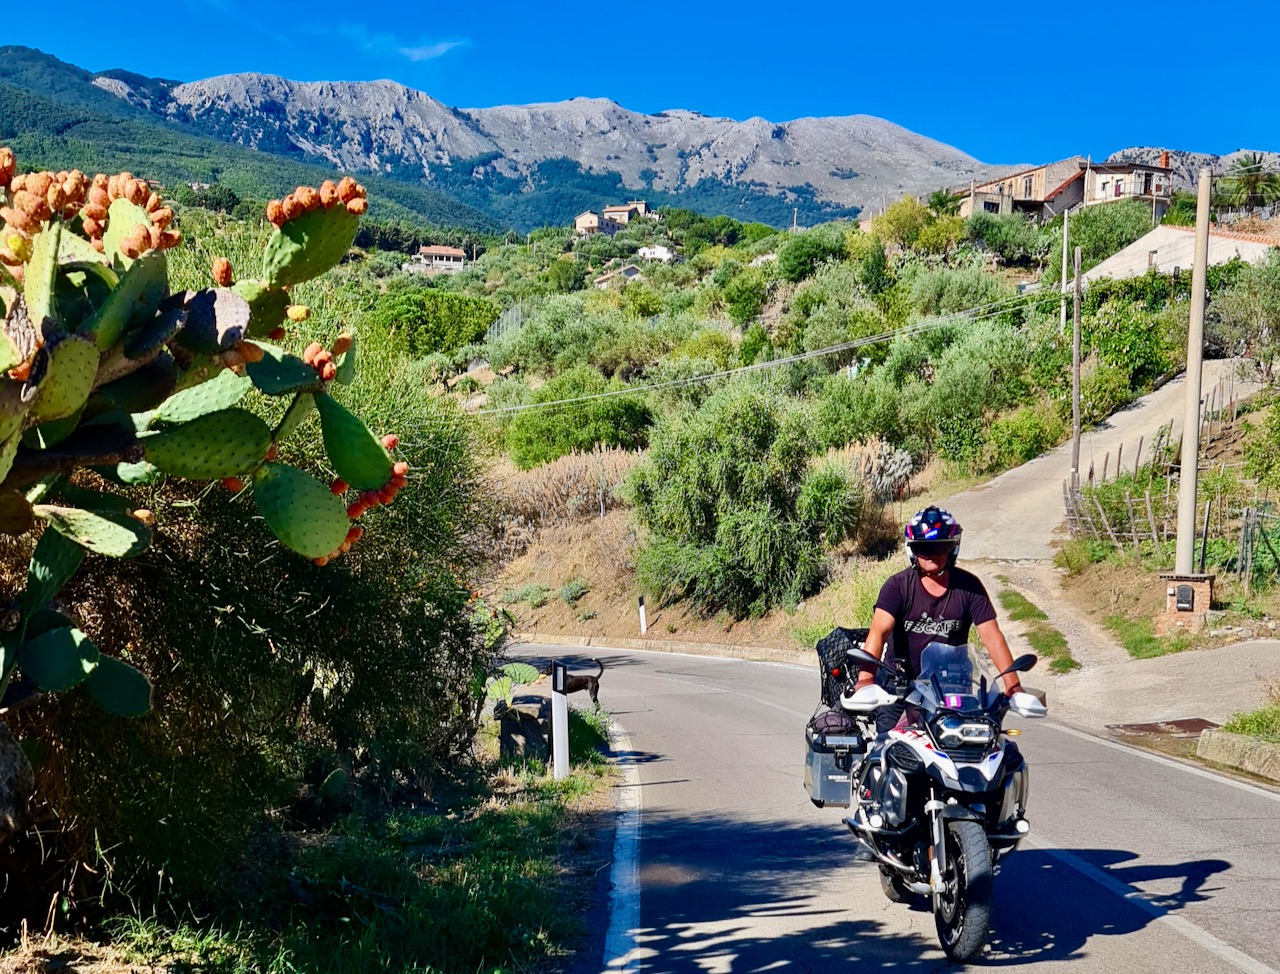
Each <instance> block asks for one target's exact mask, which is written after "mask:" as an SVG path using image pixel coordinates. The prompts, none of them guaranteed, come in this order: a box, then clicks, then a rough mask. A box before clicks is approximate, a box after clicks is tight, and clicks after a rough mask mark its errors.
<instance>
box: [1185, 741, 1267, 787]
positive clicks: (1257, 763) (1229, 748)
mask: <svg viewBox="0 0 1280 974" xmlns="http://www.w3.org/2000/svg"><path fill="white" fill-rule="evenodd" d="M1196 757H1200V758H1204V759H1205V760H1206V761H1216V762H1217V763H1218V764H1225V765H1227V766H1228V767H1231V768H1239V769H1240V770H1241V771H1248V772H1250V773H1251V774H1256V775H1259V776H1261V777H1263V778H1270V779H1271V780H1272V781H1280V744H1272V743H1270V742H1269V741H1264V740H1260V739H1259V738H1256V737H1248V736H1247V735H1244V734H1232V733H1230V732H1228V731H1224V730H1213V729H1210V730H1206V731H1205V732H1204V733H1203V734H1201V735H1200V743H1199V744H1198V745H1196Z"/></svg>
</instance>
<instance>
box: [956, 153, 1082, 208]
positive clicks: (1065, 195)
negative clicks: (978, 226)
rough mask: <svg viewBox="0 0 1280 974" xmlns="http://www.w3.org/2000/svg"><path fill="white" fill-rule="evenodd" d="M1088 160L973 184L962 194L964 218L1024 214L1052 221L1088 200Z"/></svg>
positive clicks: (1077, 159) (1065, 161)
mask: <svg viewBox="0 0 1280 974" xmlns="http://www.w3.org/2000/svg"><path fill="white" fill-rule="evenodd" d="M1085 165H1086V159H1085V157H1084V156H1072V157H1071V158H1070V159H1061V160H1059V161H1058V162H1049V163H1045V164H1044V165H1042V166H1032V167H1031V168H1029V169H1020V170H1018V171H1016V172H1012V173H1008V174H1006V175H1004V176H1001V177H1000V178H999V179H993V180H990V181H989V182H985V183H973V184H971V185H970V186H969V187H968V189H967V191H966V190H957V191H956V192H957V194H958V195H962V199H961V200H960V215H961V216H964V217H967V216H969V215H970V214H971V213H991V214H995V215H999V214H1004V213H1024V214H1026V215H1028V216H1031V217H1034V218H1035V219H1037V220H1042V221H1043V220H1051V219H1053V218H1054V217H1055V216H1057V215H1058V214H1059V213H1062V212H1063V211H1065V210H1069V209H1071V208H1072V207H1074V206H1077V205H1079V204H1080V202H1081V201H1082V200H1083V199H1084V183H1085V173H1086V169H1085Z"/></svg>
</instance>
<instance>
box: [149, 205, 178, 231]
mask: <svg viewBox="0 0 1280 974" xmlns="http://www.w3.org/2000/svg"><path fill="white" fill-rule="evenodd" d="M151 222H152V223H153V224H154V225H155V226H157V227H159V228H160V229H161V230H167V229H168V228H169V224H170V223H172V222H173V210H172V209H171V208H170V207H167V206H162V207H160V209H158V210H154V211H152V213H151Z"/></svg>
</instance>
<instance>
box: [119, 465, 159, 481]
mask: <svg viewBox="0 0 1280 974" xmlns="http://www.w3.org/2000/svg"><path fill="white" fill-rule="evenodd" d="M115 477H116V479H117V480H119V481H120V482H121V483H122V484H129V485H130V486H136V485H137V484H155V483H159V482H160V481H161V480H163V479H164V471H163V470H161V469H160V468H159V467H156V466H153V465H152V464H149V463H147V461H146V460H142V461H140V462H138V463H118V464H116V469H115Z"/></svg>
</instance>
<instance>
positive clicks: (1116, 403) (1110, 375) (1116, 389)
mask: <svg viewBox="0 0 1280 974" xmlns="http://www.w3.org/2000/svg"><path fill="white" fill-rule="evenodd" d="M1132 401H1133V388H1132V385H1131V383H1130V380H1129V373H1128V372H1127V371H1126V370H1125V369H1124V368H1123V367H1122V366H1119V365H1113V364H1110V363H1107V362H1098V363H1096V364H1095V365H1094V367H1093V368H1092V369H1090V370H1089V371H1087V372H1085V373H1084V375H1082V376H1081V377H1080V422H1081V424H1082V425H1084V426H1093V425H1094V424H1096V423H1100V422H1101V421H1102V420H1104V419H1106V418H1107V417H1108V416H1110V415H1111V414H1112V413H1114V412H1115V411H1116V410H1117V409H1119V408H1120V407H1121V406H1125V405H1128V404H1129V403H1131V402H1132Z"/></svg>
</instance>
